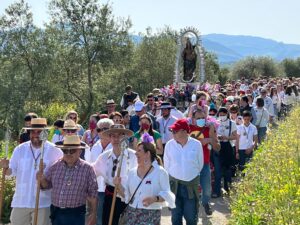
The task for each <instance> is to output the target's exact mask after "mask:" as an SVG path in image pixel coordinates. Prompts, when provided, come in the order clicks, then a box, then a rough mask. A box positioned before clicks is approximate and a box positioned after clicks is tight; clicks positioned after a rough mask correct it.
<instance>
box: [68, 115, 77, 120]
mask: <svg viewBox="0 0 300 225" xmlns="http://www.w3.org/2000/svg"><path fill="white" fill-rule="evenodd" d="M69 119H71V120H77V117H76V116H75V117H73V116H69Z"/></svg>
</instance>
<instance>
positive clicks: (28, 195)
mask: <svg viewBox="0 0 300 225" xmlns="http://www.w3.org/2000/svg"><path fill="white" fill-rule="evenodd" d="M46 126H47V121H46V119H45V118H33V119H32V120H31V126H30V127H25V128H24V129H26V130H27V132H28V131H29V132H30V141H27V142H24V143H22V144H20V145H18V146H17V147H16V148H15V149H14V151H13V155H12V157H11V159H10V160H9V161H8V160H6V159H3V160H1V163H0V166H1V167H2V168H5V169H6V173H5V174H6V175H7V176H10V175H11V176H15V177H16V189H15V194H14V197H13V200H12V203H11V207H12V208H13V210H12V212H11V216H10V221H11V224H13V225H31V224H33V218H34V209H35V201H36V188H37V181H36V173H37V172H38V170H39V164H40V158H41V154H42V151H43V152H44V153H43V161H44V165H45V171H47V170H48V169H49V168H50V167H51V166H52V165H53V164H54V162H56V161H57V160H58V159H60V158H61V157H62V156H63V153H62V151H61V150H60V149H58V148H56V147H55V146H54V144H52V143H51V142H49V141H45V143H44V146H43V150H42V149H41V148H42V141H41V140H40V138H39V135H40V133H41V132H42V130H44V129H47V128H46ZM39 200H40V201H39V210H38V220H37V224H38V225H48V224H50V218H49V216H50V204H51V192H50V190H48V191H43V193H41V195H40V199H39Z"/></svg>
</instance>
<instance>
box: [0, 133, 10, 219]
mask: <svg viewBox="0 0 300 225" xmlns="http://www.w3.org/2000/svg"><path fill="white" fill-rule="evenodd" d="M9 139H10V132H9V130H6V132H5V158H4V159H7V158H8V144H9ZM6 170H7V169H6V168H3V169H2V176H1V191H0V221H1V219H2V210H3V196H4V195H3V192H4V189H5V173H6Z"/></svg>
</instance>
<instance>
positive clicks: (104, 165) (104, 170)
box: [92, 148, 137, 187]
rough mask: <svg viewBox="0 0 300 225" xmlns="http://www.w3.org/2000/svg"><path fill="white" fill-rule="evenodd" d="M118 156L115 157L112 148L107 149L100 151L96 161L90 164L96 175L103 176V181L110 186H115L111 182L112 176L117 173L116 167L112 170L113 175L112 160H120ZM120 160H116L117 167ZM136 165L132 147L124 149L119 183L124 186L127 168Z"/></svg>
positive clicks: (129, 168)
mask: <svg viewBox="0 0 300 225" xmlns="http://www.w3.org/2000/svg"><path fill="white" fill-rule="evenodd" d="M120 157H121V156H119V157H117V156H116V155H115V154H114V152H113V149H112V148H111V149H108V150H106V151H105V152H103V153H101V154H100V155H99V157H98V159H97V160H96V162H94V163H93V164H92V165H93V167H94V169H95V172H96V175H97V176H102V177H103V178H104V181H105V183H106V184H108V185H110V186H115V185H114V183H113V179H114V177H115V176H116V175H117V170H118V169H117V168H116V170H115V172H114V174H115V176H114V177H113V176H112V175H113V173H112V172H113V166H114V163H113V161H114V160H116V159H118V161H120ZM119 165H120V162H118V164H117V167H119ZM136 166H137V159H136V156H135V151H134V150H132V149H129V148H127V149H125V151H124V157H123V162H122V168H121V174H120V177H121V184H122V186H124V187H125V184H126V182H127V177H128V172H129V170H131V169H132V168H134V167H136Z"/></svg>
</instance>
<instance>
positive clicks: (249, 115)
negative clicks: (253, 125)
mask: <svg viewBox="0 0 300 225" xmlns="http://www.w3.org/2000/svg"><path fill="white" fill-rule="evenodd" d="M243 117H252V113H251V112H250V111H247V110H245V111H244V112H243Z"/></svg>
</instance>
